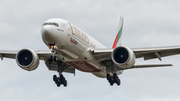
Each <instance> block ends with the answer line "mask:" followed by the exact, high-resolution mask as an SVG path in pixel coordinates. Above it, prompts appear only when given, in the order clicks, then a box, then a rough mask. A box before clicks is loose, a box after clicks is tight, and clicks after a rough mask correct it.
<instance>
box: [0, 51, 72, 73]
mask: <svg viewBox="0 0 180 101" xmlns="http://www.w3.org/2000/svg"><path fill="white" fill-rule="evenodd" d="M18 52H19V50H0V57H1V60H3V58H10V59H15V58H16V54H17V53H18ZM35 52H36V54H37V55H38V57H39V59H40V60H48V59H49V58H50V57H51V56H53V53H52V52H51V50H38V51H35ZM55 56H57V54H55ZM64 72H67V73H72V74H75V68H74V67H71V66H69V67H68V68H67V69H66V70H64Z"/></svg>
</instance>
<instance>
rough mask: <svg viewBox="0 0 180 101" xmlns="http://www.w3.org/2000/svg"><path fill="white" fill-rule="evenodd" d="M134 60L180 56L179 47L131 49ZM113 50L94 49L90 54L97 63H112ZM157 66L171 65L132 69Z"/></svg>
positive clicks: (139, 66)
mask: <svg viewBox="0 0 180 101" xmlns="http://www.w3.org/2000/svg"><path fill="white" fill-rule="evenodd" d="M131 50H132V51H133V52H134V54H135V56H136V58H144V60H149V59H155V58H158V59H159V60H162V59H161V58H162V57H166V56H171V55H177V54H180V46H167V47H150V48H131ZM112 51H113V49H95V50H94V51H93V52H92V54H93V56H94V58H95V59H96V60H97V61H99V62H106V61H112V60H111V53H112ZM159 66H171V64H159V65H157V64H154V65H153V64H151V65H137V66H134V67H132V68H145V67H159Z"/></svg>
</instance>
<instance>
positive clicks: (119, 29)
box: [112, 17, 124, 48]
mask: <svg viewBox="0 0 180 101" xmlns="http://www.w3.org/2000/svg"><path fill="white" fill-rule="evenodd" d="M123 22H124V18H123V17H120V21H119V24H118V27H117V32H116V33H117V35H116V38H115V40H114V43H113V46H112V48H116V47H117V46H120V45H121V35H122V30H123Z"/></svg>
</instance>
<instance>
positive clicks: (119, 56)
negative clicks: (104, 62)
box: [111, 46, 136, 68]
mask: <svg viewBox="0 0 180 101" xmlns="http://www.w3.org/2000/svg"><path fill="white" fill-rule="evenodd" d="M111 58H112V60H113V62H114V63H115V64H116V65H117V66H118V67H120V68H131V67H133V66H134V64H135V59H136V58H135V55H134V52H133V51H132V50H131V49H130V48H128V47H125V46H120V47H116V48H115V49H114V50H113V52H112V54H111Z"/></svg>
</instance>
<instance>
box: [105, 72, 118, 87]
mask: <svg viewBox="0 0 180 101" xmlns="http://www.w3.org/2000/svg"><path fill="white" fill-rule="evenodd" d="M107 80H108V81H109V83H110V85H111V86H113V84H114V83H116V84H117V85H118V86H119V85H120V83H121V81H120V79H119V77H118V76H117V74H116V73H114V74H113V75H112V76H111V75H110V74H107Z"/></svg>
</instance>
